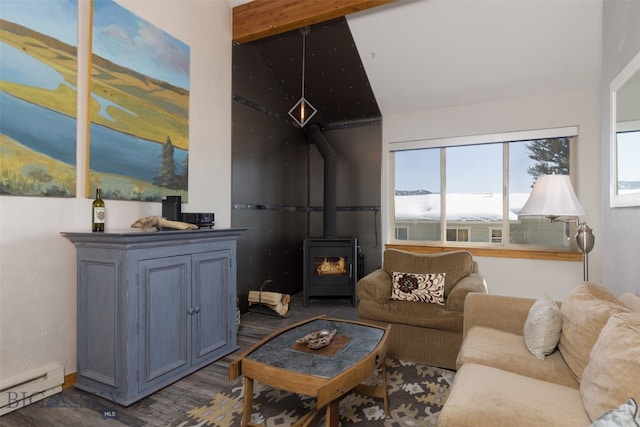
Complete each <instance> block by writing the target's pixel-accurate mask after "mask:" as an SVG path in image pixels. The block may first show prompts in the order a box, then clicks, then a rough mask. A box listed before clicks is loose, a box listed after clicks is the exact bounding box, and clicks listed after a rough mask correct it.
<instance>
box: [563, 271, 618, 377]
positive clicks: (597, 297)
mask: <svg viewBox="0 0 640 427" xmlns="http://www.w3.org/2000/svg"><path fill="white" fill-rule="evenodd" d="M628 311H629V309H628V308H626V307H625V306H623V305H622V304H621V303H620V301H618V299H617V298H616V296H615V295H614V294H613V293H612V292H611V291H610V290H609V289H607V288H605V287H603V286H600V285H597V284H595V283H589V282H583V283H581V284H580V285H578V286H577V287H576V288H575V289H574V290H573V291H572V292H571V293H570V294H569V296H567V299H566V300H565V301H564V302H563V303H562V308H561V309H560V312H561V313H562V333H561V334H560V342H559V344H558V349H559V350H560V354H561V355H562V358H563V359H564V361H565V362H566V363H567V366H568V367H569V369H571V372H573V375H575V377H576V379H577V380H578V382H580V379H581V378H582V371H584V368H585V366H587V363H588V362H589V354H590V353H591V349H592V348H593V345H594V344H595V343H596V341H597V340H598V336H599V335H600V331H601V330H602V328H603V327H604V325H606V324H607V321H608V320H609V318H610V317H611V316H612V315H614V314H616V313H620V312H628Z"/></svg>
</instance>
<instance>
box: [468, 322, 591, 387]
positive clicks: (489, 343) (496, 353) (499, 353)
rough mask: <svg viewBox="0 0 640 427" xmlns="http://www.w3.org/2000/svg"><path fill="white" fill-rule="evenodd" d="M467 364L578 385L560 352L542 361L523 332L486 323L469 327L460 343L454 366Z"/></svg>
mask: <svg viewBox="0 0 640 427" xmlns="http://www.w3.org/2000/svg"><path fill="white" fill-rule="evenodd" d="M467 363H475V364H481V365H486V366H492V367H494V368H497V369H501V370H504V371H509V372H513V373H514V374H520V375H525V376H528V377H531V378H537V379H539V380H543V381H549V382H552V383H556V384H561V385H564V386H568V387H572V388H575V389H577V388H578V387H579V384H578V382H577V381H576V379H575V377H574V376H573V372H571V370H570V369H569V368H568V367H567V364H566V363H565V362H564V360H563V359H562V357H561V356H560V353H559V352H557V351H555V352H553V353H551V354H550V355H549V356H547V357H546V358H545V359H544V360H541V359H538V358H536V357H535V356H533V355H532V354H531V353H530V352H529V350H528V349H527V347H526V345H525V344H524V339H523V337H522V335H518V334H513V333H510V332H505V331H501V330H498V329H493V328H488V327H485V326H474V327H472V328H471V329H469V331H468V332H467V336H466V337H465V339H464V341H463V342H462V347H461V348H460V352H459V353H458V359H457V363H456V365H457V367H458V369H460V368H461V367H462V366H464V365H466V364H467Z"/></svg>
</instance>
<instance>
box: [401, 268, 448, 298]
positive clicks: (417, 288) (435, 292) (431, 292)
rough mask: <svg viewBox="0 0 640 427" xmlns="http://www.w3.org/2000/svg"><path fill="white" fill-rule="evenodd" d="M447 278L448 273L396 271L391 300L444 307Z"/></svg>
mask: <svg viewBox="0 0 640 427" xmlns="http://www.w3.org/2000/svg"><path fill="white" fill-rule="evenodd" d="M445 276H446V273H438V274H419V273H401V272H397V271H394V272H393V274H392V279H393V286H392V290H391V299H395V300H400V301H417V302H430V303H436V304H440V305H444V278H445Z"/></svg>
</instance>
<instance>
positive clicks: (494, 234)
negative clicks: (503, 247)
mask: <svg viewBox="0 0 640 427" xmlns="http://www.w3.org/2000/svg"><path fill="white" fill-rule="evenodd" d="M490 233H491V243H502V229H501V228H492V229H491V230H490Z"/></svg>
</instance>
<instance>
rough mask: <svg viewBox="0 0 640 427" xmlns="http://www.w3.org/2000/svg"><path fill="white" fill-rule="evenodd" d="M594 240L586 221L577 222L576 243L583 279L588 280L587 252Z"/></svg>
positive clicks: (591, 247)
mask: <svg viewBox="0 0 640 427" xmlns="http://www.w3.org/2000/svg"><path fill="white" fill-rule="evenodd" d="M595 241H596V238H595V236H594V235H593V231H592V230H591V228H589V226H588V225H587V223H586V222H581V223H578V228H577V229H576V243H577V244H578V249H580V252H582V276H583V278H584V281H585V282H586V281H588V280H589V252H591V249H593V245H594V243H595Z"/></svg>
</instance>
